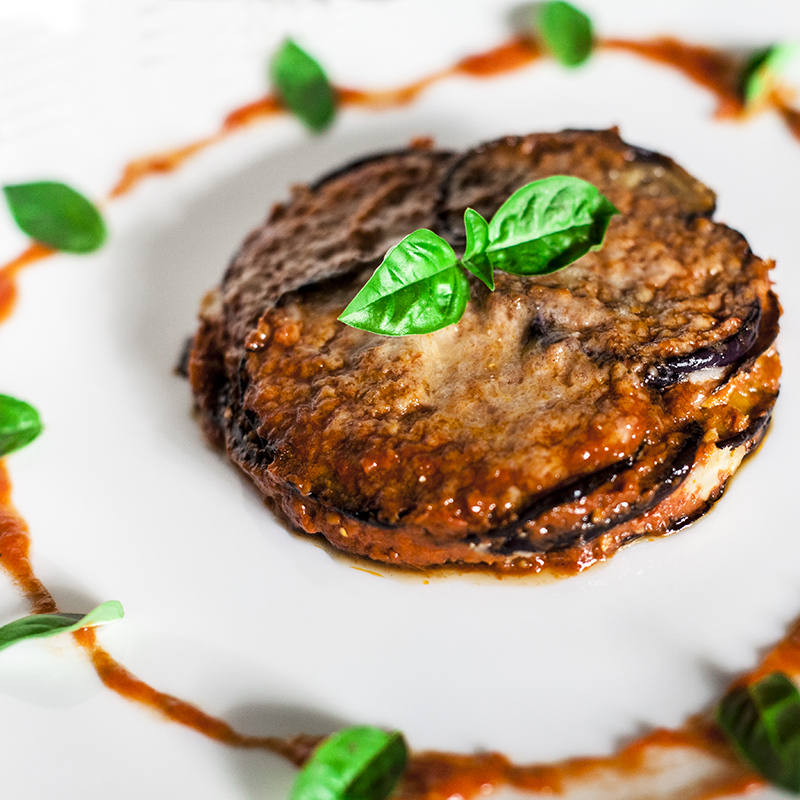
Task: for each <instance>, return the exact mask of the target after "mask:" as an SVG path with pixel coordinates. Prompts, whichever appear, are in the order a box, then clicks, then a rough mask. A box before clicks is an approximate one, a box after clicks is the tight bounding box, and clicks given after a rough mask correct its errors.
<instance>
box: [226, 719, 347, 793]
mask: <svg viewBox="0 0 800 800" xmlns="http://www.w3.org/2000/svg"><path fill="white" fill-rule="evenodd" d="M224 716H225V719H226V720H227V721H228V722H230V723H231V725H233V727H234V728H235V729H236V730H238V731H241V732H243V733H253V734H263V733H264V732H265V731H268V732H269V734H270V735H272V736H287V737H289V736H295V735H297V734H298V733H300V732H302V733H305V734H309V735H319V736H327V735H328V734H331V733H333V732H334V731H336V730H339V729H341V728H344V727H347V726H348V725H351V724H352V723H351V722H348V721H347V720H343V719H342V718H340V717H334V716H332V715H330V714H325V713H323V712H321V711H318V710H316V709H311V708H307V707H302V706H294V705H279V704H264V703H261V704H253V705H245V706H238V707H236V708H233V709H231V710H230V711H229V712H228V713H226V714H225V715H224ZM225 758H226V761H227V763H229V764H230V766H231V768H232V771H233V772H234V773H235V776H236V779H237V781H238V783H239V785H240V786H241V787H242V790H243V792H242V797H247V798H252V800H266V798H269V799H270V800H277V798H286V797H288V796H289V789H290V787H291V785H292V782H293V781H294V777H295V775H296V774H297V770H296V768H295V767H294V766H292V765H291V764H289V762H287V761H285V760H284V759H282V758H280V757H278V756H275V755H272V754H271V753H267V752H265V751H263V750H242V749H237V748H234V749H231V750H227V751H225Z"/></svg>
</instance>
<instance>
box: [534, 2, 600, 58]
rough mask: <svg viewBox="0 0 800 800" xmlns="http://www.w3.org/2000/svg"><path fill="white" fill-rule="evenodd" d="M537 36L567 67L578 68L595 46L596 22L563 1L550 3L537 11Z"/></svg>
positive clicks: (535, 22) (554, 56)
mask: <svg viewBox="0 0 800 800" xmlns="http://www.w3.org/2000/svg"><path fill="white" fill-rule="evenodd" d="M534 25H535V28H536V33H537V34H538V36H539V39H540V40H541V42H542V44H544V46H545V48H546V49H547V50H548V51H549V53H550V55H552V56H553V58H555V59H556V60H557V61H560V62H561V63H562V64H564V66H567V67H577V66H578V65H579V64H582V63H583V62H584V61H586V59H587V58H589V55H590V54H591V52H592V46H593V44H594V32H593V30H592V21H591V20H590V19H589V17H587V16H586V14H584V13H583V11H580V10H579V9H577V8H575V6H573V5H570V4H569V3H565V2H563V0H550V2H546V3H542V4H541V5H540V6H538V8H537V9H536V18H535V21H534Z"/></svg>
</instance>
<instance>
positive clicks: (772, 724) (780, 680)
mask: <svg viewBox="0 0 800 800" xmlns="http://www.w3.org/2000/svg"><path fill="white" fill-rule="evenodd" d="M717 721H718V723H719V725H720V727H721V728H722V730H723V731H724V732H725V734H726V735H727V737H728V738H729V739H730V740H731V742H732V743H733V745H734V746H735V747H736V749H737V750H738V751H739V752H740V753H741V754H742V756H744V758H745V760H746V761H747V762H748V763H749V764H750V765H752V766H753V767H754V768H755V769H756V770H758V772H760V773H761V774H762V775H763V776H764V777H765V778H767V779H768V780H769V781H770V782H771V783H774V784H776V785H777V786H780V787H782V788H784V789H788V790H789V791H790V792H794V793H795V794H800V693H798V691H797V688H796V686H795V685H794V683H793V682H792V681H791V680H790V679H789V678H788V677H787V676H786V675H784V674H783V673H781V672H773V673H772V674H770V675H767V677H766V678H764V679H763V680H760V681H759V682H758V683H754V684H751V685H749V686H740V687H737V688H736V689H733V690H732V691H731V692H729V693H728V694H727V695H726V696H725V697H724V698H723V699H722V702H721V703H720V705H719V707H718V708H717Z"/></svg>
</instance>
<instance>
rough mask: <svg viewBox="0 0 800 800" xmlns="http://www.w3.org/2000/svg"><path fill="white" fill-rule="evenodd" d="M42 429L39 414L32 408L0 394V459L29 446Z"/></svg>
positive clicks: (22, 401) (23, 402) (14, 398)
mask: <svg viewBox="0 0 800 800" xmlns="http://www.w3.org/2000/svg"><path fill="white" fill-rule="evenodd" d="M42 427H43V426H42V420H41V419H40V418H39V412H38V411H37V410H36V409H35V408H34V407H33V406H31V405H29V404H28V403H26V402H25V401H24V400H17V399H16V397H9V396H8V395H7V394H0V457H2V456H4V455H6V454H8V453H13V452H14V451H15V450H19V449H20V448H22V447H25V445H28V444H30V443H31V442H32V441H33V440H34V439H35V438H36V437H37V436H38V435H39V434H40V433H41V432H42Z"/></svg>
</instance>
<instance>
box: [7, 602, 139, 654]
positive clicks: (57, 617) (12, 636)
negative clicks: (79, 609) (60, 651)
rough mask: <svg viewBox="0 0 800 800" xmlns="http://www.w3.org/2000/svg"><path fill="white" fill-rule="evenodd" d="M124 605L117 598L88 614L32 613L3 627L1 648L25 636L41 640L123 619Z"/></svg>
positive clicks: (19, 640) (21, 639)
mask: <svg viewBox="0 0 800 800" xmlns="http://www.w3.org/2000/svg"><path fill="white" fill-rule="evenodd" d="M123 616H124V612H123V610H122V604H121V603H119V602H118V601H117V600H108V601H107V602H105V603H101V604H100V605H99V606H97V608H95V609H94V610H92V611H90V612H89V613H88V614H33V615H32V616H30V617H23V618H22V619H17V620H14V622H9V623H8V625H3V627H2V628H0V650H2V649H3V648H4V647H9V646H10V645H12V644H16V643H17V642H21V641H23V640H24V639H42V638H45V637H47V636H55V635H56V634H57V633H72V632H73V631H79V630H80V629H81V628H95V627H97V626H98V625H106V624H107V623H109V622H115V621H116V620H118V619H122V617H123Z"/></svg>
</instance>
